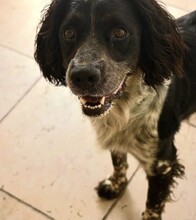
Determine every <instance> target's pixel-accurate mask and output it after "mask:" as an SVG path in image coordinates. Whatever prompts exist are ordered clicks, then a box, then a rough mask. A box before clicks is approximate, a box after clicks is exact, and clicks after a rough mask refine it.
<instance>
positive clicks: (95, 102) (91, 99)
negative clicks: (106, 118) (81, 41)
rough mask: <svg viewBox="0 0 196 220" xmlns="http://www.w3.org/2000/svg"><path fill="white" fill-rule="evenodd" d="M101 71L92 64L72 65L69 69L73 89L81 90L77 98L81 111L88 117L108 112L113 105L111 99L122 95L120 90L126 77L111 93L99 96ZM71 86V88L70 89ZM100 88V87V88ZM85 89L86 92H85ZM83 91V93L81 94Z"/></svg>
mask: <svg viewBox="0 0 196 220" xmlns="http://www.w3.org/2000/svg"><path fill="white" fill-rule="evenodd" d="M101 80H102V79H101V71H100V69H99V68H96V67H94V66H90V67H86V66H85V67H80V68H79V67H73V68H72V69H71V71H70V81H71V85H72V88H73V90H79V91H82V92H74V91H73V90H72V91H73V92H74V93H75V94H77V93H81V94H82V95H79V96H78V98H79V100H80V102H81V104H82V110H83V113H84V114H85V115H87V116H90V117H98V116H101V115H103V114H106V113H108V111H109V109H110V108H111V107H112V105H113V100H114V99H116V98H119V97H120V96H121V95H122V90H123V87H124V85H125V80H126V77H125V78H124V79H123V80H122V82H121V83H120V84H119V85H118V86H117V88H116V90H115V91H114V92H112V93H111V94H106V95H104V96H100V95H99V92H96V91H97V90H99V89H98V88H97V87H98V85H99V86H101ZM72 88H71V89H72ZM100 90H101V89H100ZM86 91H87V92H86ZM83 93H84V95H83Z"/></svg>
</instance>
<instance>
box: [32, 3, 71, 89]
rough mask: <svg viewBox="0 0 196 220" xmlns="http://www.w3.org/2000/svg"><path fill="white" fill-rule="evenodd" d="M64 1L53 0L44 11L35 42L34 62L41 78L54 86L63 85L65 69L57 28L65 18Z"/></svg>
mask: <svg viewBox="0 0 196 220" xmlns="http://www.w3.org/2000/svg"><path fill="white" fill-rule="evenodd" d="M66 2H67V1H66V0H64V1H59V0H54V1H53V2H52V3H51V4H50V5H49V6H48V7H47V8H46V9H45V13H44V15H43V18H42V20H41V22H40V29H39V31H38V34H37V37H36V41H35V54H34V57H35V60H36V61H37V63H38V64H39V66H40V69H41V71H42V72H43V76H44V77H45V78H46V79H48V80H49V81H50V82H52V83H54V84H55V85H65V69H64V68H63V61H62V56H61V50H60V43H59V27H60V25H61V22H62V19H63V17H64V16H65V9H66Z"/></svg>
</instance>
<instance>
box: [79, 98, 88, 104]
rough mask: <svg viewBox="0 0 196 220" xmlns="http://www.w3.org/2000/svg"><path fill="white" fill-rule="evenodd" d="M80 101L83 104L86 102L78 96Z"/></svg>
mask: <svg viewBox="0 0 196 220" xmlns="http://www.w3.org/2000/svg"><path fill="white" fill-rule="evenodd" d="M80 102H81V103H82V104H83V105H85V104H86V103H87V101H86V100H84V99H83V98H81V97H80Z"/></svg>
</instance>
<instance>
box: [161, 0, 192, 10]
mask: <svg viewBox="0 0 196 220" xmlns="http://www.w3.org/2000/svg"><path fill="white" fill-rule="evenodd" d="M162 2H165V3H166V4H168V5H171V6H173V7H176V8H178V9H182V10H185V11H193V10H196V1H195V0H188V1H185V0H162Z"/></svg>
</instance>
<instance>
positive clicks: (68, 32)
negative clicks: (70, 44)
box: [64, 28, 76, 40]
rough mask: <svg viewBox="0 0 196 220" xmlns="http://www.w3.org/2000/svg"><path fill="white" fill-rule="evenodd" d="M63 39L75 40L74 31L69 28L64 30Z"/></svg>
mask: <svg viewBox="0 0 196 220" xmlns="http://www.w3.org/2000/svg"><path fill="white" fill-rule="evenodd" d="M64 37H65V39H66V40H75V39H76V31H75V30H74V29H73V28H69V29H67V30H65V32H64Z"/></svg>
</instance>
